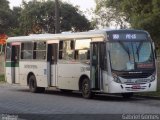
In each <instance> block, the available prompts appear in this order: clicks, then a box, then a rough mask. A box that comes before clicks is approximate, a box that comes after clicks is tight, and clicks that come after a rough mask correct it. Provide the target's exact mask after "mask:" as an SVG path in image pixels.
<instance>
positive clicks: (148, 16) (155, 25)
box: [97, 0, 160, 42]
mask: <svg viewBox="0 0 160 120" xmlns="http://www.w3.org/2000/svg"><path fill="white" fill-rule="evenodd" d="M100 3H101V4H103V6H104V8H105V9H108V8H109V9H111V10H112V11H115V13H117V14H114V13H113V14H114V15H113V16H115V18H114V19H119V17H122V18H124V19H123V22H124V21H127V22H128V23H130V25H131V28H135V29H144V30H147V31H148V32H149V33H150V34H151V37H152V38H153V40H154V41H156V42H159V39H160V21H159V19H160V1H159V0H102V1H101V2H100ZM98 7H99V8H98ZM100 8H101V6H97V9H100ZM111 14H112V13H111ZM107 17H110V16H107Z"/></svg>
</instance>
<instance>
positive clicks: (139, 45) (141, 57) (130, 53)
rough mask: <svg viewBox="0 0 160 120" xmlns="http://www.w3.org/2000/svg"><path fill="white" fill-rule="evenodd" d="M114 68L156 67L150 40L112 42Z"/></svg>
mask: <svg viewBox="0 0 160 120" xmlns="http://www.w3.org/2000/svg"><path fill="white" fill-rule="evenodd" d="M109 46H110V47H109V48H110V60H111V67H112V70H116V71H139V70H144V69H145V70H150V69H153V68H154V59H153V51H152V47H151V42H149V41H139V42H135V41H134V42H132V41H127V42H125V41H116V42H110V44H109Z"/></svg>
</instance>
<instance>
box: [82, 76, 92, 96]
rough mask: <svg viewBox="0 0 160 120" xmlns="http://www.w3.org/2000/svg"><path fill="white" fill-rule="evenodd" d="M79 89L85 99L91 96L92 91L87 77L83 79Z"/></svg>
mask: <svg viewBox="0 0 160 120" xmlns="http://www.w3.org/2000/svg"><path fill="white" fill-rule="evenodd" d="M81 88H82V89H81V91H82V96H83V97H84V98H86V99H90V98H92V97H93V93H92V92H91V89H90V82H89V79H88V78H85V79H83V81H82V87H81Z"/></svg>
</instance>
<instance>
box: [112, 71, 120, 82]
mask: <svg viewBox="0 0 160 120" xmlns="http://www.w3.org/2000/svg"><path fill="white" fill-rule="evenodd" d="M112 76H113V80H114V81H115V82H116V83H121V80H120V79H119V77H118V76H117V75H116V74H115V73H112Z"/></svg>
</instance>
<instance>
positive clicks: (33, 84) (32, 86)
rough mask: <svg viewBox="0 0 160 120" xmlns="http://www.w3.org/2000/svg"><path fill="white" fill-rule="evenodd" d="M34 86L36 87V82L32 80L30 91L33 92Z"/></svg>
mask: <svg viewBox="0 0 160 120" xmlns="http://www.w3.org/2000/svg"><path fill="white" fill-rule="evenodd" d="M34 86H35V83H34V80H33V79H31V81H30V89H31V90H32V89H34Z"/></svg>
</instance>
